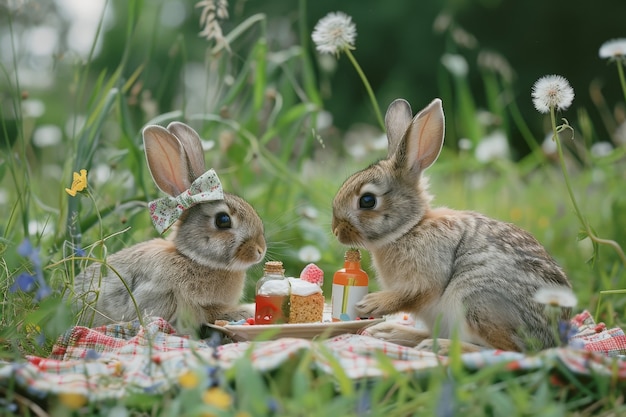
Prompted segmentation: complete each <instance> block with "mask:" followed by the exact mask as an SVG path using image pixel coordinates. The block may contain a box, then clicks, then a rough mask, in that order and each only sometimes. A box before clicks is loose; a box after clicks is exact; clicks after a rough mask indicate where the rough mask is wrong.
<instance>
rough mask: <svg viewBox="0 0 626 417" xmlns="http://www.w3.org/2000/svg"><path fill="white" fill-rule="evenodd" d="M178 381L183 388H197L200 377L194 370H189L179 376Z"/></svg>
mask: <svg viewBox="0 0 626 417" xmlns="http://www.w3.org/2000/svg"><path fill="white" fill-rule="evenodd" d="M178 383H179V384H180V386H181V387H183V388H195V387H197V386H198V384H199V383H200V378H198V375H196V374H195V373H194V372H191V371H187V372H185V373H183V374H181V375H180V376H179V377H178Z"/></svg>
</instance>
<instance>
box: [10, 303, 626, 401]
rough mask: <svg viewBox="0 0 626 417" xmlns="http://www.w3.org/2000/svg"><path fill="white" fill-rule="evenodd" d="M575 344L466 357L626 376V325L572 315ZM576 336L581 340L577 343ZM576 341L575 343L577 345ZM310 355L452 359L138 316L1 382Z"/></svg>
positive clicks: (373, 362)
mask: <svg viewBox="0 0 626 417" xmlns="http://www.w3.org/2000/svg"><path fill="white" fill-rule="evenodd" d="M571 324H572V329H574V331H573V332H572V337H571V338H570V347H563V348H554V349H549V350H545V351H542V352H540V353H538V354H535V355H525V354H523V353H519V352H504V351H498V350H485V351H481V352H474V353H467V354H463V355H462V356H461V359H462V362H463V365H464V366H466V367H467V368H468V369H479V368H481V367H484V366H487V365H491V364H498V363H500V364H504V366H506V368H507V369H511V370H520V369H522V370H523V369H529V370H530V369H536V368H538V367H542V366H556V365H557V364H558V363H561V364H564V365H565V366H567V367H568V368H569V369H570V370H571V371H572V372H574V373H576V374H582V375H587V374H590V373H595V374H598V373H600V374H606V375H611V376H612V377H613V378H619V379H621V380H626V361H624V360H623V355H625V354H626V336H625V335H624V332H623V331H622V330H621V329H620V328H612V329H607V328H606V326H604V325H603V324H602V323H600V324H596V323H595V322H594V321H593V318H592V317H591V315H590V314H589V313H588V312H587V311H585V312H583V313H581V314H578V315H577V316H575V317H574V318H573V320H572V322H571ZM572 342H575V343H572ZM572 346H574V347H572ZM304 353H307V354H310V355H311V358H312V361H311V363H312V365H313V366H314V367H316V368H317V369H318V370H319V371H320V372H327V373H332V372H333V364H339V365H340V366H341V368H342V369H343V371H344V372H345V374H346V375H347V376H348V377H349V378H352V379H355V380H357V379H361V378H368V377H377V376H383V375H385V373H386V372H387V371H388V369H387V370H385V368H384V367H383V366H380V355H384V356H385V357H386V360H385V361H384V362H385V363H386V366H388V365H389V363H391V364H392V365H393V367H394V368H395V369H396V370H398V371H400V372H410V373H416V372H420V371H423V370H426V369H428V368H431V367H436V366H441V365H446V363H447V361H448V358H446V357H442V356H437V355H435V354H433V353H431V352H422V351H418V350H416V349H413V348H408V347H403V346H399V345H396V344H393V343H389V342H385V341H382V340H379V339H375V338H373V337H370V336H366V335H359V334H344V335H340V336H337V337H334V338H331V339H327V340H319V341H317V340H314V341H311V340H306V339H298V338H281V339H278V340H273V341H264V342H240V343H229V344H224V345H217V346H216V345H215V344H214V343H212V342H211V341H210V340H192V339H189V338H187V337H182V336H180V335H177V334H176V333H175V330H174V329H173V328H172V326H170V325H169V324H168V323H167V322H166V321H165V320H163V319H160V318H154V319H152V320H151V321H149V323H148V324H146V325H145V326H140V325H139V323H138V322H137V321H135V322H129V323H124V324H116V325H108V326H102V327H99V328H94V329H90V328H86V327H80V326H77V327H74V328H72V329H70V330H69V331H68V332H67V333H65V334H64V335H63V336H61V337H60V338H59V339H58V341H57V342H56V344H55V345H54V347H53V350H52V352H51V354H50V356H49V357H47V358H42V357H36V356H29V357H26V358H25V359H24V360H23V361H20V362H0V385H7V384H8V383H9V381H11V383H12V384H16V385H17V386H18V387H20V388H22V389H23V390H25V391H26V392H28V393H29V394H30V395H33V396H36V397H42V398H43V397H46V396H47V395H56V394H61V393H73V394H80V395H83V396H85V397H86V398H88V399H89V400H90V401H99V400H105V399H112V398H120V397H123V396H125V395H128V394H129V393H136V392H139V393H146V394H155V395H158V394H159V393H164V392H167V391H168V390H171V389H173V388H175V387H176V386H177V385H178V384H179V376H180V375H182V374H183V373H186V372H189V370H202V369H207V370H208V369H228V368H230V367H233V366H236V364H237V361H238V360H240V359H242V358H244V357H245V359H246V361H249V363H250V364H251V366H252V367H254V368H255V369H257V370H259V371H271V370H274V369H276V368H278V367H280V366H281V364H283V363H285V362H287V361H288V360H290V359H292V358H295V357H297V356H298V355H300V354H304Z"/></svg>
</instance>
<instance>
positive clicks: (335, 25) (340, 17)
mask: <svg viewBox="0 0 626 417" xmlns="http://www.w3.org/2000/svg"><path fill="white" fill-rule="evenodd" d="M311 38H312V39H313V42H314V43H315V46H316V48H317V50H318V51H319V52H320V53H323V54H334V55H339V53H340V52H342V51H344V50H346V49H354V42H355V40H356V26H355V25H354V23H352V17H350V16H348V15H347V14H345V13H343V12H335V13H328V14H327V15H326V16H324V17H323V18H322V19H320V20H319V21H318V22H317V24H316V25H315V27H314V28H313V33H312V34H311Z"/></svg>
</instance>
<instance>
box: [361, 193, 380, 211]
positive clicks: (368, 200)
mask: <svg viewBox="0 0 626 417" xmlns="http://www.w3.org/2000/svg"><path fill="white" fill-rule="evenodd" d="M375 206H376V196H375V195H374V194H372V193H365V194H363V195H362V196H361V198H359V208H362V209H372V208H374V207H375Z"/></svg>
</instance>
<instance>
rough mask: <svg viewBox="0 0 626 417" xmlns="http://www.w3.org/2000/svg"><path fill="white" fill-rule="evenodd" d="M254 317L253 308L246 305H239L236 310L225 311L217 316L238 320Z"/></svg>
mask: <svg viewBox="0 0 626 417" xmlns="http://www.w3.org/2000/svg"><path fill="white" fill-rule="evenodd" d="M250 317H254V309H251V308H250V307H249V306H248V305H242V306H239V308H238V309H236V310H230V311H225V312H223V313H222V314H220V315H219V316H218V318H217V319H218V320H226V321H228V322H231V321H239V320H245V319H249V318H250Z"/></svg>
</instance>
